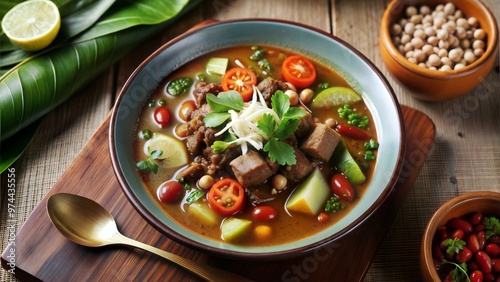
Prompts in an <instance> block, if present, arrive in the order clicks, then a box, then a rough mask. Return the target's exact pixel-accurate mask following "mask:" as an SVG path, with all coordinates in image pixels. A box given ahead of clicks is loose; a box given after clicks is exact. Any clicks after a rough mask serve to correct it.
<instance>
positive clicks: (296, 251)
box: [108, 18, 406, 260]
mask: <svg viewBox="0 0 500 282" xmlns="http://www.w3.org/2000/svg"><path fill="white" fill-rule="evenodd" d="M239 22H247V23H248V22H258V23H276V24H283V25H290V26H295V27H299V28H303V29H307V30H310V31H313V32H316V33H319V34H320V35H323V36H326V37H329V39H331V40H334V41H336V42H338V43H340V44H341V45H343V46H345V47H346V48H347V49H349V51H351V52H353V53H354V54H355V55H356V56H358V57H359V58H360V59H361V60H362V61H363V63H365V64H366V65H367V66H368V67H369V68H370V70H371V71H373V73H374V74H375V75H376V76H377V77H378V78H379V79H380V82H381V83H382V84H383V85H384V86H385V88H386V90H387V92H388V94H389V98H390V100H391V101H392V103H393V105H394V107H395V109H396V115H397V116H398V119H399V133H400V138H399V140H398V142H399V144H400V150H399V151H398V152H397V154H396V155H397V162H396V165H395V166H394V168H393V171H392V174H391V175H390V178H389V180H388V182H387V186H386V187H384V190H383V191H382V193H381V194H380V196H379V197H378V198H377V200H375V202H373V204H372V205H371V206H369V207H368V208H367V209H366V210H365V211H364V212H363V213H362V214H361V215H360V217H358V218H357V219H355V220H354V221H353V222H351V223H350V224H348V225H347V226H346V227H345V228H343V229H341V230H340V231H339V232H337V233H335V234H333V235H330V236H327V237H326V238H324V239H322V240H319V241H316V242H315V243H312V244H309V245H307V246H303V247H297V248H290V249H287V250H284V251H269V252H264V253H252V252H240V251H234V250H226V249H223V248H217V247H213V246H209V245H206V244H201V243H199V242H196V241H195V240H192V239H191V238H187V237H184V236H183V235H180V234H177V233H176V232H174V231H173V230H171V229H169V228H168V227H167V226H165V225H164V224H163V223H162V222H161V221H160V220H158V219H157V218H156V217H155V216H154V215H153V214H151V212H150V211H149V210H148V209H147V208H146V207H145V206H144V205H143V204H142V203H141V202H140V200H139V199H137V197H136V196H135V195H134V193H133V191H132V189H130V188H129V187H128V184H127V181H126V178H125V176H124V174H123V172H122V170H121V169H120V164H119V161H118V156H117V152H116V150H115V136H114V134H113V131H114V128H115V121H116V118H117V115H118V113H117V110H116V109H117V106H118V105H119V104H120V102H121V101H122V99H123V97H124V93H125V92H126V89H128V88H129V87H130V84H131V83H132V81H133V80H134V78H135V77H136V76H137V75H138V74H139V73H140V71H141V70H142V69H143V68H144V67H145V66H146V65H147V64H148V63H150V62H151V61H152V60H153V58H155V57H156V56H157V55H158V54H159V53H161V52H163V51H164V50H165V49H167V48H169V47H170V46H172V45H174V44H176V43H177V42H178V41H180V40H182V39H184V38H186V37H188V36H191V35H192V34H194V33H198V32H203V30H204V29H206V28H210V27H212V26H215V25H226V24H232V23H239ZM403 121H404V119H403V114H402V110H401V106H400V104H399V102H398V100H397V97H396V94H395V92H394V90H393V88H392V87H391V85H390V83H389V82H388V80H387V79H386V78H385V76H384V75H383V74H382V72H381V71H380V70H379V69H378V68H377V67H376V66H375V64H374V63H373V62H372V61H370V60H369V59H368V58H367V57H366V56H365V55H363V54H362V53H361V52H360V51H358V50H357V49H356V48H354V47H353V46H352V45H350V44H349V43H347V42H345V41H344V40H342V39H340V38H338V37H336V36H334V35H332V34H330V33H327V32H325V31H323V30H320V29H318V28H315V27H312V26H309V25H305V24H302V23H298V22H292V21H287V20H279V19H267V18H245V19H233V20H224V21H215V22H214V21H211V22H209V23H207V24H205V25H195V27H193V28H191V29H189V30H188V31H186V32H185V33H183V34H181V35H179V36H177V37H175V38H173V39H172V40H170V41H168V42H166V43H165V44H163V45H162V46H161V47H159V48H158V49H157V50H155V51H154V52H153V53H152V54H151V55H149V56H148V57H147V58H146V59H145V60H144V61H142V62H141V63H140V64H139V65H138V67H137V68H136V69H135V70H134V72H133V73H132V74H131V75H130V76H129V78H128V79H127V81H126V82H125V84H124V86H123V87H122V89H121V91H120V93H119V95H118V97H117V99H116V102H115V104H114V106H113V110H112V112H111V120H110V128H109V138H108V140H109V148H110V156H111V161H112V166H113V170H114V172H115V175H116V177H117V179H118V182H119V184H120V187H121V188H122V191H123V192H124V193H125V195H126V197H127V199H128V200H129V202H130V203H131V204H132V206H133V207H134V208H135V209H136V210H137V211H138V213H139V214H140V215H141V216H142V217H143V218H144V219H145V220H146V221H147V222H148V223H149V224H150V225H152V226H153V227H154V228H155V229H157V230H158V231H160V232H161V233H162V234H164V235H166V236H167V237H169V238H170V239H173V240H174V241H176V242H179V243H181V244H183V245H185V246H188V247H190V248H193V249H196V250H200V251H205V252H209V253H210V254H213V255H216V256H219V257H230V258H238V259H243V260H255V259H260V260H281V259H286V258H291V257H296V256H299V255H303V254H305V253H308V252H310V251H313V250H316V249H318V248H320V247H324V246H326V245H328V244H329V243H332V242H333V241H335V240H337V239H339V238H341V237H343V236H345V235H346V234H348V233H349V232H351V231H352V230H354V229H355V228H356V227H357V226H359V225H360V224H362V223H363V222H364V221H365V220H367V219H368V218H370V217H371V215H372V214H373V213H374V212H375V211H377V210H378V209H379V207H380V206H381V205H382V204H383V203H384V202H385V201H386V199H387V198H388V197H389V195H390V194H391V192H392V191H393V189H394V186H395V185H396V183H397V180H398V177H399V174H400V172H401V169H402V166H403V163H404V155H405V150H406V139H405V138H406V135H405V126H404V122H403Z"/></svg>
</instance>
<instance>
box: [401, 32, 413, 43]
mask: <svg viewBox="0 0 500 282" xmlns="http://www.w3.org/2000/svg"><path fill="white" fill-rule="evenodd" d="M410 41H411V36H410V35H408V34H403V36H401V44H403V45H405V44H406V43H408V42H410Z"/></svg>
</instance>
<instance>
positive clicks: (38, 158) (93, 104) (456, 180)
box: [0, 0, 500, 281]
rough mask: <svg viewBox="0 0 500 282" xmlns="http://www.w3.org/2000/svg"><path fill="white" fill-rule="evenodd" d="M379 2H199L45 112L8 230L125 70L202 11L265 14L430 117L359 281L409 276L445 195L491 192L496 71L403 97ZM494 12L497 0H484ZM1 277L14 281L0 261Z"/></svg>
mask: <svg viewBox="0 0 500 282" xmlns="http://www.w3.org/2000/svg"><path fill="white" fill-rule="evenodd" d="M388 2H389V1H388V0H386V1H384V0H358V1H350V0H336V1H333V0H311V1H306V0H272V1H269V0H252V1H250V0H206V1H205V2H204V3H202V4H201V5H200V6H198V7H197V8H195V9H194V10H193V11H191V12H190V13H189V14H187V15H186V16H185V17H183V18H182V19H181V20H179V21H177V22H176V24H174V25H173V26H171V27H170V28H168V29H166V30H165V32H164V33H163V34H161V35H159V36H157V37H156V38H153V39H151V40H149V41H147V42H144V43H143V44H142V45H141V46H139V47H138V48H136V49H135V50H134V51H132V52H131V53H130V54H128V55H127V56H125V57H124V58H123V59H122V60H121V61H120V62H119V63H118V64H116V65H115V66H113V67H111V68H110V69H108V70H107V71H106V72H105V73H103V74H102V75H101V76H100V77H99V78H97V79H96V80H95V81H93V82H92V83H91V84H89V85H88V86H87V87H86V88H85V89H84V90H83V91H81V92H79V93H77V94H76V95H75V96H74V97H73V98H71V99H70V100H68V101H67V102H66V103H64V104H63V105H61V106H60V107H58V108H57V109H55V110H54V111H53V112H51V113H50V114H48V115H47V116H46V117H45V118H44V121H43V123H42V126H41V128H40V129H39V131H38V133H37V135H36V136H35V139H34V141H33V142H32V144H31V145H30V147H29V148H28V149H27V150H26V152H25V154H24V155H23V156H22V157H21V158H20V159H19V160H18V161H17V162H16V163H15V164H14V165H13V166H12V168H14V169H15V180H16V195H15V196H16V202H15V204H16V209H17V210H16V214H17V216H18V218H17V221H16V222H17V223H16V224H15V226H14V227H15V228H16V229H19V228H20V227H21V225H22V223H23V222H24V221H25V220H26V218H27V217H28V215H29V214H30V213H31V211H32V210H33V209H34V208H35V207H36V205H37V204H38V203H39V202H40V200H41V199H42V198H43V197H44V195H45V194H46V193H47V192H48V191H49V190H50V189H51V187H52V186H53V185H54V184H55V183H56V181H57V180H58V179H59V178H60V177H61V175H62V174H63V172H64V171H65V170H66V169H67V168H68V166H69V165H70V164H71V163H72V161H73V160H74V159H75V157H76V156H77V154H78V152H79V151H80V150H81V149H82V148H83V146H84V145H85V144H86V143H87V142H88V140H89V139H90V137H91V136H92V135H93V134H94V132H95V131H96V129H97V128H98V127H99V125H100V124H101V122H102V121H103V120H104V119H105V117H106V115H107V114H108V112H109V111H110V109H111V107H112V105H113V103H114V99H115V97H116V95H117V94H118V93H119V91H120V89H121V86H122V85H123V84H124V83H125V81H126V79H127V77H128V76H129V75H130V74H131V72H132V71H133V70H134V68H135V67H136V66H137V65H138V64H139V63H140V62H141V61H142V60H143V59H145V58H146V56H148V55H149V54H150V53H151V52H153V51H154V50H156V49H157V48H158V47H160V46H161V45H162V44H163V43H164V42H167V41H168V40H169V39H171V38H172V37H174V36H176V35H178V34H180V33H182V32H184V31H186V30H187V29H188V28H190V27H192V26H193V25H195V24H197V23H199V22H201V21H203V20H205V19H217V20H227V19H237V18H274V19H284V20H290V21H296V22H300V23H303V24H307V25H310V26H313V27H315V28H318V29H321V30H324V31H326V32H329V33H332V34H334V35H336V36H338V37H340V38H341V39H343V40H344V41H346V42H348V43H350V44H351V45H353V46H354V47H355V48H357V49H358V50H359V51H360V52H362V53H363V54H364V55H366V56H367V57H368V58H369V59H370V60H372V61H373V63H374V64H375V65H376V66H377V67H379V68H380V70H381V71H382V73H383V74H384V75H385V76H386V77H387V79H388V80H389V82H390V84H391V85H392V87H393V88H394V91H395V92H396V95H397V98H398V99H399V101H400V103H401V104H403V105H407V106H410V107H413V108H415V109H418V110H420V111H422V112H424V113H425V114H426V115H428V116H429V117H430V118H431V119H432V120H433V121H434V123H435V125H436V138H435V140H434V144H433V148H432V150H431V152H430V154H429V156H428V158H427V160H426V162H425V163H424V166H423V168H422V170H421V172H420V175H419V176H418V177H417V180H416V182H415V184H414V187H413V189H412V190H411V192H410V194H409V195H408V197H407V198H406V200H405V201H404V203H403V204H402V206H401V208H400V209H399V211H398V212H397V216H396V219H395V221H394V222H393V223H392V225H391V227H390V229H389V231H388V233H387V235H386V237H385V239H384V241H383V243H382V244H381V246H380V248H379V251H378V253H377V255H376V256H375V258H374V260H373V263H372V264H371V266H370V269H369V271H368V273H367V275H366V277H365V281H418V280H420V279H419V277H420V276H419V266H418V259H419V247H420V240H421V236H422V233H423V230H424V228H425V226H426V224H427V220H428V219H429V218H430V216H431V215H432V213H433V212H434V211H435V210H436V209H437V208H438V207H439V206H440V205H441V204H442V203H444V202H445V201H447V200H449V199H451V198H452V197H454V196H457V195H459V194H463V193H466V192H470V191H479V190H489V191H498V192H500V181H499V180H500V122H499V120H500V110H499V109H500V95H499V94H498V93H500V74H499V63H498V57H497V61H496V63H495V67H494V70H493V71H492V72H491V73H490V74H489V75H488V76H487V77H486V79H485V81H484V82H483V83H482V84H481V85H479V86H478V87H477V88H476V89H475V90H474V91H472V92H471V93H469V94H468V95H466V96H464V97H461V98H457V99H454V100H451V101H446V102H439V103H428V102H422V101H419V100H416V99H414V98H412V97H411V96H410V95H409V93H410V92H409V91H408V90H407V89H405V88H403V87H402V86H401V85H399V84H398V82H396V81H395V80H394V79H393V78H392V77H391V75H390V74H389V73H388V71H387V69H386V68H385V66H384V64H383V62H382V58H381V56H380V52H379V42H378V35H379V26H380V22H381V18H382V14H383V11H384V9H385V7H386V5H387V4H388ZM484 2H485V3H486V4H487V5H488V6H489V7H490V9H491V10H492V12H493V14H494V15H495V17H496V18H497V19H500V5H498V0H485V1H484ZM1 183H2V189H0V193H1V202H0V203H1V207H0V210H1V214H0V222H1V226H2V227H1V231H0V242H1V250H3V249H4V248H5V247H6V246H7V243H8V239H9V236H10V231H11V230H9V228H7V227H8V226H7V218H6V217H7V205H6V203H7V195H6V192H5V191H6V189H4V187H6V185H7V175H6V173H4V174H3V175H2V182H1ZM0 281H15V278H14V277H13V276H11V275H10V274H9V273H7V272H6V271H5V270H4V269H1V270H0Z"/></svg>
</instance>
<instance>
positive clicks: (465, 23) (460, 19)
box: [457, 18, 469, 29]
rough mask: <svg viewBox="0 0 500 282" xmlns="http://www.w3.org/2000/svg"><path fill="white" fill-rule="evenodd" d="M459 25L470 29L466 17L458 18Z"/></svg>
mask: <svg viewBox="0 0 500 282" xmlns="http://www.w3.org/2000/svg"><path fill="white" fill-rule="evenodd" d="M458 26H460V27H463V28H465V29H469V23H468V22H467V20H466V19H464V18H459V19H457V27H458Z"/></svg>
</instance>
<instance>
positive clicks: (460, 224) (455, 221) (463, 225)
mask: <svg viewBox="0 0 500 282" xmlns="http://www.w3.org/2000/svg"><path fill="white" fill-rule="evenodd" d="M450 226H451V227H452V228H454V229H462V231H463V232H464V233H465V234H469V233H471V232H472V225H471V224H470V223H469V222H467V221H466V220H465V219H462V218H459V217H455V218H452V219H451V220H450Z"/></svg>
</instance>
